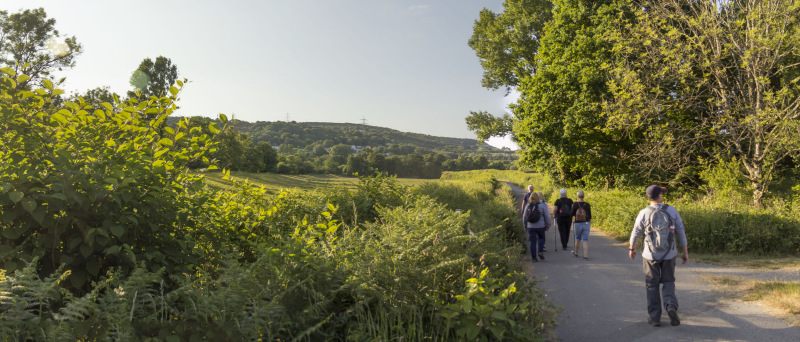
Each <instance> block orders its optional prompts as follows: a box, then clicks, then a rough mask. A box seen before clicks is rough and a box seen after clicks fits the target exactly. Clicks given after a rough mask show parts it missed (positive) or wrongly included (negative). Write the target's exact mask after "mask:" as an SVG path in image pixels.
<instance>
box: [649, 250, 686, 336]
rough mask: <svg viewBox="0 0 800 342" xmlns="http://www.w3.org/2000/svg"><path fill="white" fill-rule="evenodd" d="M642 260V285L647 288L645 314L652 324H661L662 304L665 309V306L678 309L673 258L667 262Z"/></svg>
mask: <svg viewBox="0 0 800 342" xmlns="http://www.w3.org/2000/svg"><path fill="white" fill-rule="evenodd" d="M642 260H644V262H643V263H644V265H643V266H644V283H645V287H646V288H647V314H648V315H650V319H651V320H653V322H661V307H662V304H663V307H664V308H665V309H666V307H667V305H674V306H675V309H676V310H677V309H678V297H675V258H672V259H668V260H648V259H645V258H642ZM659 284H660V285H661V289H659ZM659 290H660V291H659ZM662 299H663V302H662Z"/></svg>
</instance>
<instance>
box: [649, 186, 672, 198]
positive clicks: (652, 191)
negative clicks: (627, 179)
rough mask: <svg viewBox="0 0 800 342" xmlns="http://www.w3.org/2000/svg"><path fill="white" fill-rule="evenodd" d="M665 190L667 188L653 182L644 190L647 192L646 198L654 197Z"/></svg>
mask: <svg viewBox="0 0 800 342" xmlns="http://www.w3.org/2000/svg"><path fill="white" fill-rule="evenodd" d="M666 191H667V188H665V187H663V186H658V185H655V184H653V185H651V186H648V187H647V190H646V191H645V193H646V194H647V198H650V199H655V198H657V197H658V195H660V194H661V193H662V192H666Z"/></svg>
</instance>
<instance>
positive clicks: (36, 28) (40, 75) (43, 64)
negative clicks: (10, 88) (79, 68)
mask: <svg viewBox="0 0 800 342" xmlns="http://www.w3.org/2000/svg"><path fill="white" fill-rule="evenodd" d="M55 25H56V20H55V19H52V18H49V19H48V18H47V13H45V11H44V9H43V8H37V9H32V10H30V9H28V10H24V11H22V12H19V13H13V14H11V15H8V12H7V11H0V67H9V68H11V69H12V70H14V72H15V73H17V74H24V75H27V77H30V78H29V79H27V80H24V79H23V80H18V81H19V82H18V83H17V85H16V87H17V88H18V89H25V88H26V87H27V86H28V85H29V84H33V85H35V86H42V81H43V80H44V79H50V80H51V81H52V76H53V75H52V72H53V71H55V70H58V71H61V70H63V69H64V68H72V67H74V66H75V57H77V56H78V55H80V54H81V53H82V52H83V47H82V46H81V44H79V43H78V41H77V40H76V39H75V37H74V36H73V37H67V36H64V37H62V35H61V34H60V33H59V32H58V30H56V29H55Z"/></svg>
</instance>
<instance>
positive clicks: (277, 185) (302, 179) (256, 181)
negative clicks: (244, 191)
mask: <svg viewBox="0 0 800 342" xmlns="http://www.w3.org/2000/svg"><path fill="white" fill-rule="evenodd" d="M205 177H206V184H208V185H209V186H211V187H213V188H217V189H226V190H230V189H233V186H232V184H231V181H229V180H225V179H222V173H221V172H209V173H206V174H205ZM231 178H232V179H235V180H237V181H248V182H250V183H252V184H253V185H255V186H263V187H264V188H266V189H267V191H268V192H269V193H272V194H276V193H279V192H280V191H281V190H284V189H286V190H288V189H301V190H315V189H330V188H336V187H343V188H346V189H351V190H352V189H355V188H356V185H358V178H356V177H345V176H339V175H282V174H275V173H249V172H231ZM430 181H435V180H432V179H414V178H398V179H397V183H398V184H401V185H408V186H415V185H419V184H422V183H424V182H430Z"/></svg>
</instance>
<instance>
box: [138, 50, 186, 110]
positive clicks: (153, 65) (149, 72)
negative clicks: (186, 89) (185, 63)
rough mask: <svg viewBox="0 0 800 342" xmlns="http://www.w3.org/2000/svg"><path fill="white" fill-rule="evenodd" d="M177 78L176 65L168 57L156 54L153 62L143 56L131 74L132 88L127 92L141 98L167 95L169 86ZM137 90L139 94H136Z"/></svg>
mask: <svg viewBox="0 0 800 342" xmlns="http://www.w3.org/2000/svg"><path fill="white" fill-rule="evenodd" d="M177 79H178V66H176V65H174V64H172V60H170V59H169V58H166V57H164V56H158V57H156V61H155V62H153V60H151V59H150V58H145V59H144V60H142V62H141V63H140V64H139V67H138V68H136V70H135V71H134V72H133V74H131V79H130V85H131V86H133V88H134V90H133V91H129V92H128V97H129V98H139V99H141V98H148V97H150V96H157V97H161V96H166V95H169V88H170V87H171V86H172V85H173V84H174V83H175V80H177ZM137 91H138V92H139V95H140V96H136V92H137Z"/></svg>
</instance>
